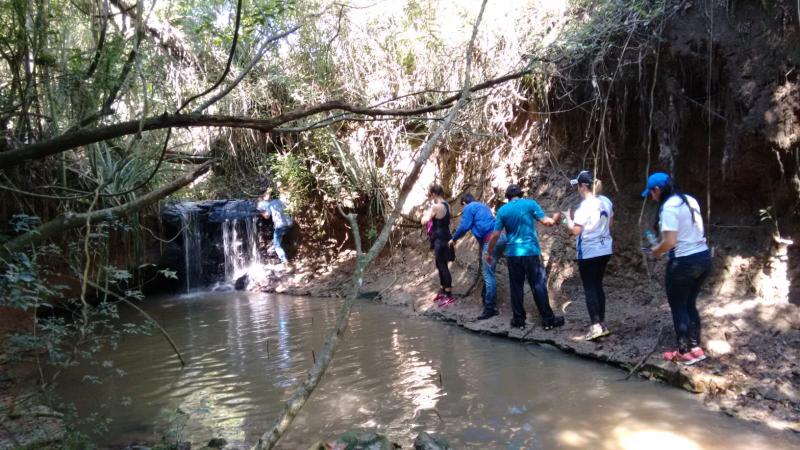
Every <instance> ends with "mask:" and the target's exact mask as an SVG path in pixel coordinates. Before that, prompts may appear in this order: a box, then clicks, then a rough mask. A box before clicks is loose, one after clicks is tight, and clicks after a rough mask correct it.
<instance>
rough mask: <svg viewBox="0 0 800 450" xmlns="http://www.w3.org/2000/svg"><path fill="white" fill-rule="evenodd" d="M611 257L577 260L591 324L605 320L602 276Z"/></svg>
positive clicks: (604, 294) (604, 296) (604, 295)
mask: <svg viewBox="0 0 800 450" xmlns="http://www.w3.org/2000/svg"><path fill="white" fill-rule="evenodd" d="M609 259H611V255H605V256H598V257H596V258H589V259H579V260H578V271H580V273H581V281H583V291H584V293H585V294H586V309H588V310H589V319H591V321H592V324H596V323H601V322H604V321H605V320H606V293H605V291H603V275H605V273H606V265H608V260H609Z"/></svg>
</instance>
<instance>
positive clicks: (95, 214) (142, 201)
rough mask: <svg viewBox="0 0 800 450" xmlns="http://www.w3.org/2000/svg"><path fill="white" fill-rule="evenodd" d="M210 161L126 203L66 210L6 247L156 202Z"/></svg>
mask: <svg viewBox="0 0 800 450" xmlns="http://www.w3.org/2000/svg"><path fill="white" fill-rule="evenodd" d="M213 164H214V162H213V161H209V162H207V163H205V164H203V165H201V166H199V167H197V168H196V169H194V170H192V171H191V172H188V173H187V174H185V175H183V176H182V177H180V178H178V179H176V180H174V181H173V182H171V183H169V184H166V185H164V186H161V187H160V188H158V189H156V190H154V191H151V192H148V193H147V194H145V195H142V196H141V197H139V198H137V199H136V200H133V201H131V202H128V203H125V204H124V205H119V206H114V207H112V208H106V209H99V210H96V211H91V212H86V213H78V214H75V213H69V212H67V213H65V214H62V215H60V216H59V217H57V218H55V219H53V220H51V221H50V222H47V223H45V224H43V225H41V226H40V227H38V228H37V229H35V230H32V231H29V232H27V233H25V234H23V235H21V236H18V237H16V238H14V239H12V240H10V241H8V242H7V243H6V244H5V249H6V251H8V252H9V253H13V252H17V251H20V250H23V249H25V248H27V247H28V246H30V245H35V244H37V243H39V242H42V241H44V240H46V239H49V238H51V237H53V236H56V235H58V234H60V233H63V232H65V231H67V230H71V229H73V228H78V227H81V226H83V225H85V224H86V222H87V220H88V221H91V223H97V222H104V221H109V220H113V219H115V218H117V217H119V216H122V215H125V214H130V213H133V212H136V211H138V210H140V209H142V208H144V207H146V206H148V205H150V204H152V203H155V202H157V201H159V200H161V199H162V198H164V197H166V196H168V195H170V194H172V193H173V192H176V191H177V190H179V189H181V188H183V187H184V186H186V185H187V184H189V183H191V182H192V181H194V180H196V179H197V178H198V177H200V175H203V174H204V173H206V172H208V170H209V169H210V168H211V166H212V165H213Z"/></svg>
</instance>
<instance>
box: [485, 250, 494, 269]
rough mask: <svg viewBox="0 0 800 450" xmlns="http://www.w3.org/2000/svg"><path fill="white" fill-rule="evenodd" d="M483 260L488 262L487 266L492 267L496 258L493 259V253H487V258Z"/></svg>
mask: <svg viewBox="0 0 800 450" xmlns="http://www.w3.org/2000/svg"><path fill="white" fill-rule="evenodd" d="M483 259H484V260H485V261H486V264H489V265H490V266H491V265H492V264H494V258H493V257H492V254H491V253H488V252H487V253H486V256H485V257H484V258H483Z"/></svg>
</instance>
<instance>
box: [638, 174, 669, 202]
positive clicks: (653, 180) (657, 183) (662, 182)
mask: <svg viewBox="0 0 800 450" xmlns="http://www.w3.org/2000/svg"><path fill="white" fill-rule="evenodd" d="M667 183H669V175H667V174H665V173H664V172H656V173H654V174H652V175H650V177H649V178H648V179H647V187H646V188H644V190H643V191H642V197H644V198H647V194H649V193H650V190H651V189H653V188H654V187H657V188H661V189H664V186H666V185H667Z"/></svg>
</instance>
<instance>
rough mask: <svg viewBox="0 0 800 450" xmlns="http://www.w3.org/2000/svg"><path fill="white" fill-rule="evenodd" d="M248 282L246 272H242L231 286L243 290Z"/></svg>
mask: <svg viewBox="0 0 800 450" xmlns="http://www.w3.org/2000/svg"><path fill="white" fill-rule="evenodd" d="M249 282H250V277H249V276H248V275H247V274H244V275H242V276H240V277H239V278H237V279H236V281H234V282H233V288H234V289H236V290H237V291H243V290H245V289H247V285H248V283H249Z"/></svg>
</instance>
